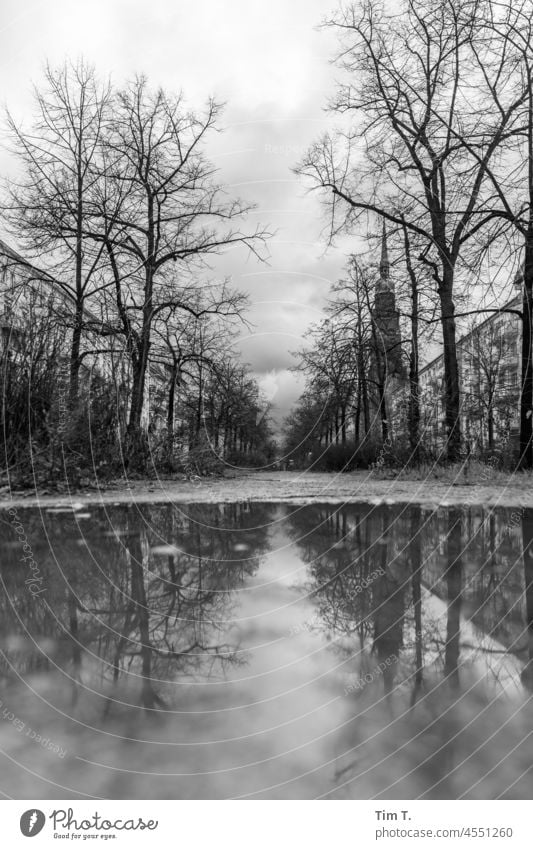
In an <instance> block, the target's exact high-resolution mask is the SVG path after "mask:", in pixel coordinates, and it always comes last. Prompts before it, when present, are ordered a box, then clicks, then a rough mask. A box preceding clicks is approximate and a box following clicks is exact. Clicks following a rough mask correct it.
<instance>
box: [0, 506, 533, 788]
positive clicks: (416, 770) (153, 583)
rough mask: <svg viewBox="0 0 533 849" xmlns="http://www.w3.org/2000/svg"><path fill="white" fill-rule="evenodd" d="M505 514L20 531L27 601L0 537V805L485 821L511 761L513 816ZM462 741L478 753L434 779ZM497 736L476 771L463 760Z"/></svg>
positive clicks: (122, 511) (524, 753)
mask: <svg viewBox="0 0 533 849" xmlns="http://www.w3.org/2000/svg"><path fill="white" fill-rule="evenodd" d="M510 512H511V511H504V510H502V511H500V512H499V513H497V514H495V513H485V512H483V511H482V510H481V509H480V508H477V509H471V510H469V511H465V512H460V511H458V510H456V509H454V508H446V509H442V510H440V511H430V510H420V508H417V507H405V506H398V507H394V506H393V505H391V504H385V505H380V506H377V505H351V506H344V507H339V506H335V505H332V504H330V505H325V504H322V505H321V504H315V505H312V506H307V507H298V508H294V507H288V506H283V505H273V504H246V505H240V504H221V505H203V506H202V505H191V506H189V507H188V508H186V509H184V508H183V507H179V508H177V507H176V506H172V505H155V504H154V505H145V506H142V505H130V506H113V507H108V508H106V509H103V508H96V507H95V508H91V510H90V511H87V512H86V513H85V512H82V510H81V505H80V506H78V505H76V509H74V510H70V509H69V510H63V509H62V508H61V509H60V508H58V509H56V510H48V511H46V513H42V514H41V513H39V512H38V511H34V510H30V509H28V510H20V511H19V517H20V520H21V522H22V524H23V526H24V531H25V534H26V536H27V539H28V540H29V542H30V543H31V548H32V556H33V557H34V559H35V563H36V564H38V567H39V570H40V573H41V574H42V576H43V586H45V587H46V592H45V593H44V594H43V596H42V598H41V599H40V600H36V599H34V598H32V597H31V594H30V593H28V590H27V587H26V585H25V580H26V577H27V569H25V568H24V567H23V566H22V564H21V562H20V546H19V544H18V543H17V542H16V541H15V542H14V540H13V532H12V529H11V528H10V527H9V524H8V523H4V525H3V527H2V531H1V539H0V545H1V548H2V578H3V582H4V589H5V593H4V596H3V602H2V604H3V607H4V609H3V615H2V623H3V624H2V630H1V634H0V637H1V648H2V656H1V671H2V673H3V684H2V690H1V692H0V700H1V701H2V704H1V705H0V714H1V712H2V711H4V712H5V711H7V713H6V714H5V715H4V717H3V718H4V721H3V722H2V723H1V725H0V738H1V739H0V745H1V747H2V748H3V749H4V751H6V753H7V756H8V758H12V760H6V761H5V762H4V783H5V786H3V787H2V786H1V785H0V789H3V790H4V792H8V793H9V794H10V795H15V796H24V795H26V796H27V797H28V798H32V797H33V798H48V797H50V796H56V797H58V798H64V797H65V796H67V797H68V796H70V795H72V796H77V795H79V796H85V795H89V796H104V797H114V796H116V797H124V798H127V797H132V798H144V797H150V796H153V797H161V798H167V797H171V798H189V797H191V798H197V797H208V798H226V797H233V796H255V797H259V798H261V797H273V798H286V797H287V798H310V797H315V796H321V795H325V794H326V795H328V794H333V795H338V796H341V797H342V796H355V797H358V796H362V797H370V796H373V795H377V794H379V793H380V792H385V794H386V792H387V791H386V788H387V787H388V786H389V784H390V785H391V788H393V789H391V790H390V795H389V798H409V797H410V796H416V795H421V794H422V793H423V792H427V793H428V794H429V795H434V796H439V795H445V793H448V795H450V796H457V797H458V796H459V795H462V794H463V795H466V797H468V796H469V794H470V795H472V796H474V797H479V798H485V796H484V795H483V794H484V793H485V795H486V794H487V786H488V787H489V788H490V790H489V795H490V794H491V793H492V785H491V784H490V775H491V768H492V760H493V759H494V758H496V759H498V758H501V757H502V750H503V751H504V752H505V749H506V747H507V746H508V747H509V751H510V752H511V749H512V754H511V755H510V756H509V757H508V758H505V769H504V772H505V781H507V782H508V786H509V787H511V785H512V788H513V789H512V790H510V791H509V792H510V795H511V796H512V795H516V796H523V795H524V790H523V782H522V781H521V779H520V776H521V774H522V773H524V775H526V776H527V769H528V763H530V761H531V748H530V744H529V743H528V742H527V741H528V740H529V737H527V738H526V737H524V742H523V744H522V745H521V744H520V741H521V739H522V738H521V736H520V735H521V734H522V733H523V731H524V728H525V729H529V728H530V724H531V723H530V721H529V720H530V716H529V708H528V706H527V701H528V698H529V690H528V689H527V688H526V687H525V686H524V685H525V684H528V685H529V681H530V680H531V675H530V672H529V670H530V669H531V663H530V657H531V650H532V645H531V640H530V639H529V637H528V634H529V629H528V622H529V621H530V620H531V618H532V616H533V599H532V598H530V597H529V596H530V595H531V593H529V594H528V593H527V592H525V591H524V587H526V586H530V585H531V580H532V575H531V571H532V570H531V557H532V555H531V553H530V552H531V541H532V539H533V518H532V517H531V516H530V515H529V513H528V512H527V511H526V512H525V513H524V516H523V520H522V524H521V526H519V527H513V528H511V529H510V524H509V517H508V515H507V513H510ZM80 518H83V519H84V521H83V523H80V525H79V526H78V520H79V519H80ZM89 518H90V519H91V521H89ZM524 549H525V550H526V557H525V562H524V558H523V556H522V551H523V550H524ZM528 570H529V571H528ZM528 575H529V578H528V577H527V576H528ZM524 576H526V578H525V577H524ZM11 713H12V714H13V716H16V717H18V718H19V720H20V722H21V723H23V724H24V723H25V724H26V726H27V727H31V728H32V729H35V730H36V731H38V732H39V734H40V735H41V737H43V736H44V735H46V739H48V738H50V739H53V740H55V741H56V742H57V744H58V745H61V746H62V747H63V749H66V750H68V755H67V756H66V757H65V758H58V757H54V755H53V752H51V751H49V750H47V749H44V748H43V747H42V746H36V745H34V738H32V737H31V736H25V735H24V733H23V732H21V731H18V730H17V729H15V730H14V726H13V722H14V721H15V720H7V719H6V716H7V717H9V716H10V715H11ZM463 726H464V727H465V729H466V730H465V731H464V734H465V735H466V736H465V737H464V739H463V738H461V746H460V750H461V752H462V751H468V750H469V747H471V748H472V749H473V751H474V754H473V755H472V756H471V757H469V765H468V769H467V768H466V767H465V768H464V769H463V768H461V770H458V769H455V768H454V769H451V768H450V763H451V760H450V758H451V755H450V751H451V750H452V749H453V752H454V754H453V757H455V758H456V757H457V752H458V749H457V747H455V748H454V745H453V744H454V740H455V739H456V737H457V733H456V729H457V728H458V727H461V728H462V727H463ZM494 729H496V730H494ZM496 731H497V732H498V733H496ZM502 733H504V734H505V735H506V737H505V739H504V740H500V742H499V743H496V742H495V743H494V747H493V748H494V752H493V753H492V749H491V752H487V751H485V749H486V746H485V748H484V747H483V745H481V744H480V743H479V741H480V740H481V741H483V739H485V740H486V739H487V738H490V739H491V740H492V739H494V740H499V736H498V735H501V734H502ZM527 733H528V734H529V731H528V732H527ZM399 741H403V742H402V744H401V745H400V742H399ZM517 741H518V742H517ZM397 749H398V751H397ZM395 752H396V754H395ZM443 752H445V754H446V757H444V754H443ZM421 753H422V754H421ZM528 759H529V760H528ZM452 760H453V758H452ZM484 776H488V777H487V778H485V777H484ZM505 781H504V784H501V783H500V790H502V789H503V790H505ZM400 789H401V792H399V791H400ZM500 790H499V791H498V792H500Z"/></svg>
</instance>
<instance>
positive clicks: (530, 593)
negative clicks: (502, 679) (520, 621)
mask: <svg viewBox="0 0 533 849" xmlns="http://www.w3.org/2000/svg"><path fill="white" fill-rule="evenodd" d="M522 546H523V556H524V582H525V592H526V622H527V637H528V640H527V662H526V665H525V668H524V669H523V671H522V683H523V684H524V686H525V687H527V688H528V690H529V691H530V692H533V510H524V512H523V514H522Z"/></svg>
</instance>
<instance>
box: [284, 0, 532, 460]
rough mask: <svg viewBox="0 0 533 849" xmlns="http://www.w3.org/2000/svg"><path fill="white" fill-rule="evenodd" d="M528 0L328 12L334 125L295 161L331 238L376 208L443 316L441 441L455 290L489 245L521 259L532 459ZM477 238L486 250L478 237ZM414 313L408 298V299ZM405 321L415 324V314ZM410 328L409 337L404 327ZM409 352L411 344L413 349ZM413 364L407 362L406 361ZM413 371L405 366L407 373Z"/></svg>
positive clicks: (369, 2) (525, 436)
mask: <svg viewBox="0 0 533 849" xmlns="http://www.w3.org/2000/svg"><path fill="white" fill-rule="evenodd" d="M532 13H533V6H532V4H531V2H530V0H523V2H521V3H519V4H516V3H510V2H509V0H502V2H499V0H443V2H439V3H435V2H433V0H404V2H403V3H402V4H401V6H400V8H398V6H397V4H395V6H394V8H393V9H392V8H389V6H388V5H387V4H383V3H381V2H380V0H361V2H358V3H356V4H351V5H348V6H345V7H344V8H343V9H341V10H340V11H339V12H338V13H337V14H336V16H335V17H334V18H332V19H331V20H330V21H328V22H327V25H328V26H330V27H332V28H334V29H335V30H336V31H337V32H338V34H339V39H340V42H341V51H340V54H339V59H338V62H339V65H340V67H341V68H342V69H343V71H344V72H345V74H346V77H345V82H344V83H342V84H341V85H340V86H339V88H338V91H337V95H336V97H335V98H334V100H333V102H332V104H331V108H332V110H333V111H334V112H335V113H337V114H338V115H341V116H343V127H342V129H339V130H338V131H336V132H334V133H328V134H327V135H325V136H324V137H323V138H321V139H319V140H318V141H317V142H316V143H315V144H314V145H313V146H312V147H311V148H310V150H309V151H308V153H307V155H306V156H305V157H304V159H303V161H302V162H301V163H300V165H299V166H298V169H297V170H298V173H300V174H301V175H303V176H304V177H305V178H306V179H307V181H308V182H309V183H310V184H311V185H312V186H313V187H315V188H316V189H318V190H320V191H321V192H323V196H324V202H325V204H326V206H327V208H328V211H329V216H330V219H329V220H330V229H329V232H330V238H334V237H335V236H336V235H337V234H339V233H341V232H344V233H352V232H354V230H356V229H359V232H360V230H361V227H363V228H364V226H365V225H368V221H369V220H375V218H374V219H373V217H374V216H378V217H379V220H384V221H386V222H388V223H389V226H390V227H391V229H392V230H393V232H394V233H395V234H396V235H397V238H398V239H402V238H403V239H406V240H408V242H409V248H410V251H409V253H410V265H411V274H410V276H408V278H407V279H411V281H412V282H413V281H414V280H415V279H416V276H417V275H418V274H419V273H420V272H423V273H424V276H425V277H426V279H427V280H428V282H429V283H430V284H431V287H432V290H433V300H434V301H435V303H436V305H437V308H438V318H439V321H440V325H441V329H442V342H443V353H444V377H445V416H446V430H447V454H448V458H449V459H450V460H454V459H457V458H458V457H460V456H461V453H462V450H463V439H464V434H462V432H461V421H460V415H459V412H460V392H459V368H458V359H457V345H456V341H457V340H456V318H457V315H458V313H457V302H458V300H460V299H461V298H463V297H466V298H468V296H469V295H470V294H471V289H472V286H471V282H472V280H473V277H472V272H473V271H475V272H476V274H475V278H476V280H478V279H480V277H481V279H483V275H484V274H485V273H486V272H487V271H488V270H490V263H491V261H492V260H491V257H492V258H494V256H495V255H498V256H499V258H500V262H501V261H503V262H504V264H505V265H506V269H507V271H508V279H509V278H510V277H511V276H512V272H513V265H514V268H515V269H516V263H517V257H520V260H519V261H520V264H521V266H522V269H523V304H522V309H521V311H520V312H521V320H522V329H523V332H522V375H521V403H520V455H521V464H522V466H523V467H527V468H531V467H532V466H533V416H532V414H531V411H532V409H533V357H532V319H533V32H532V26H533V24H532ZM489 249H490V251H489ZM410 317H411V320H412V321H413V322H417V321H418V318H419V317H418V315H417V312H416V309H412V310H411V311H410ZM415 330H416V328H415ZM417 335H418V334H417V333H416V332H415V333H413V334H412V338H413V339H414V338H417ZM414 360H415V363H416V353H415V357H414ZM411 377H413V375H411ZM414 377H416V375H414Z"/></svg>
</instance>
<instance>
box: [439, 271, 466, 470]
mask: <svg viewBox="0 0 533 849" xmlns="http://www.w3.org/2000/svg"><path fill="white" fill-rule="evenodd" d="M452 291H453V271H450V269H447V270H445V274H444V280H443V281H442V285H441V288H440V292H439V295H440V304H441V323H442V340H443V345H444V352H443V353H444V386H445V395H444V398H445V417H446V437H447V451H446V454H447V458H448V460H450V461H451V462H454V461H455V460H458V459H459V458H460V456H461V421H460V418H459V409H460V396H459V369H458V366H457V346H456V333H455V317H454V316H455V305H454V303H453V298H452Z"/></svg>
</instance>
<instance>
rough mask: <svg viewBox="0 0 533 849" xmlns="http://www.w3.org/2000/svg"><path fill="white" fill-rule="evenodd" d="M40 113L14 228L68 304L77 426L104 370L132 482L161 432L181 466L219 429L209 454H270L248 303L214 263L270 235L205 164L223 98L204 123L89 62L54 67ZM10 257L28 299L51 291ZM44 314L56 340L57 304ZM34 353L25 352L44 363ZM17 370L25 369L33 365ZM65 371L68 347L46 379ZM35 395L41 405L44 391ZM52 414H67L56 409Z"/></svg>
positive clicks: (43, 277) (11, 217) (22, 173)
mask: <svg viewBox="0 0 533 849" xmlns="http://www.w3.org/2000/svg"><path fill="white" fill-rule="evenodd" d="M34 100H35V115H34V119H33V122H32V124H31V126H29V127H25V126H23V125H21V124H19V123H18V122H17V121H16V120H15V118H14V117H13V116H12V115H8V128H9V136H10V139H11V149H12V153H13V155H14V157H15V158H16V162H17V168H16V171H15V176H14V177H13V178H12V179H10V180H9V181H8V182H7V184H6V188H5V193H4V198H5V199H4V204H3V221H4V223H5V225H6V227H7V228H8V229H9V231H10V233H11V235H12V236H13V237H14V238H15V239H16V242H17V243H18V245H20V246H21V248H22V249H23V253H24V256H25V257H28V258H29V259H30V260H31V259H32V258H34V257H36V258H38V260H36V262H38V265H39V273H38V277H39V285H40V286H43V285H45V284H46V283H49V284H50V287H51V288H52V289H53V290H54V291H55V292H56V293H59V295H60V297H59V299H57V298H56V301H55V304H54V310H53V313H52V318H53V321H52V323H53V325H54V327H53V328H52V330H53V331H54V328H55V329H57V328H59V329H60V335H61V336H62V337H63V344H62V348H61V356H62V363H61V366H59V365H57V368H60V367H61V368H64V367H65V363H66V364H67V365H66V369H67V372H68V379H67V382H68V392H67V396H68V400H67V408H68V419H69V422H70V424H71V425H72V426H73V424H74V423H75V422H76V421H77V420H78V418H79V416H80V411H81V410H83V409H85V407H86V401H87V398H86V396H87V386H86V381H84V379H83V376H84V375H85V374H86V373H87V371H90V370H91V369H92V370H93V372H94V370H95V369H96V370H98V369H99V370H100V373H102V372H104V373H106V374H108V375H109V373H110V372H111V373H112V377H113V381H112V383H114V385H115V388H117V387H118V388H119V389H120V391H119V392H118V395H116V396H115V397H116V399H118V400H119V401H120V403H118V401H117V403H118V408H119V409H118V412H117V416H118V417H119V419H120V417H121V416H122V417H124V416H125V417H126V420H125V421H124V423H123V424H124V434H123V436H124V439H123V443H122V448H123V459H124V461H125V463H126V465H127V466H128V468H130V469H134V468H136V469H140V470H144V469H145V468H146V464H147V462H148V457H149V451H150V446H149V439H148V434H149V432H150V431H153V430H154V429H156V427H157V425H158V423H161V419H162V417H163V418H164V422H163V424H164V427H165V430H166V447H167V451H166V457H167V459H168V460H171V459H172V456H173V449H174V447H175V441H176V438H177V436H180V443H182V444H185V443H186V444H187V445H188V447H189V448H192V447H194V446H195V445H197V443H198V441H199V436H200V431H201V430H202V428H205V422H206V421H208V422H209V429H208V432H207V441H208V442H210V441H212V442H213V445H214V448H215V449H220V451H221V452H223V451H225V450H226V451H227V450H228V449H229V448H230V447H231V448H232V449H233V450H234V451H241V450H242V451H245V452H246V451H250V450H252V449H255V448H258V449H261V448H264V446H265V444H266V443H267V442H268V440H269V434H268V427H267V422H266V419H264V417H262V422H263V427H262V429H261V428H259V429H257V428H255V426H252V425H251V424H250V423H251V422H253V423H255V418H256V417H259V412H258V411H260V410H262V409H263V408H264V404H263V402H262V400H261V398H260V393H259V389H258V387H257V385H256V384H255V383H254V381H253V379H252V378H251V376H250V375H249V374H248V373H247V372H246V369H245V368H243V367H242V366H241V365H239V364H236V361H235V355H234V352H232V338H233V334H234V333H235V330H236V326H237V324H238V323H239V322H242V321H244V317H243V316H244V310H245V307H246V299H245V297H244V296H243V295H242V294H241V293H239V292H237V291H236V290H234V289H233V288H232V286H231V284H230V281H228V280H225V281H222V282H217V281H213V280H211V279H210V278H209V264H208V263H209V259H210V257H213V255H216V254H218V253H219V252H220V251H222V250H223V249H226V248H231V247H234V248H237V247H239V246H241V247H244V248H245V249H246V250H248V251H252V252H253V253H254V254H256V255H258V256H259V255H260V254H261V251H262V248H263V245H264V243H265V239H266V237H267V235H268V234H267V233H266V232H265V231H264V230H262V229H261V228H259V227H257V228H255V229H252V230H247V229H245V227H244V219H245V217H246V213H247V212H248V211H249V209H250V207H249V205H247V204H246V203H244V202H242V201H240V200H239V199H236V198H231V197H230V196H229V195H228V194H227V192H226V191H225V189H224V187H223V186H222V185H221V184H220V183H219V182H218V181H217V176H216V172H215V169H214V167H213V165H212V164H211V163H210V161H209V160H208V158H207V157H206V155H205V144H206V141H207V140H208V139H209V137H210V136H211V135H212V134H213V133H214V132H216V130H217V122H218V119H219V117H220V113H221V106H220V105H219V104H218V103H216V102H215V101H213V100H210V101H209V102H208V103H207V105H206V107H205V109H204V110H203V111H201V112H194V111H191V110H190V109H189V108H188V107H187V105H186V104H185V102H184V99H183V97H182V95H176V96H174V95H170V94H168V93H166V92H164V91H163V90H161V89H159V90H156V91H153V90H151V89H150V87H149V86H148V83H147V81H146V79H145V78H144V77H138V78H136V79H134V80H133V81H132V82H131V83H129V84H128V85H126V86H125V87H124V88H116V87H113V86H112V85H111V84H109V83H106V82H102V81H100V80H99V78H98V76H97V75H96V72H95V70H94V69H93V68H91V67H89V66H88V65H86V64H85V63H84V62H78V63H77V64H65V66H63V67H61V68H59V69H53V68H51V67H47V68H46V71H45V84H44V85H43V87H42V88H41V89H36V90H35V92H34ZM5 254H6V255H5V261H6V265H7V269H8V271H9V267H10V266H14V267H15V268H14V270H15V271H16V274H15V282H14V283H13V288H14V289H16V288H17V286H18V287H22V288H23V289H24V291H25V292H26V293H27V292H28V291H29V289H31V284H32V283H33V285H34V286H35V285H37V282H36V275H35V269H34V267H33V265H31V264H30V262H26V260H22V258H21V257H20V256H18V255H13V253H12V252H11V251H6V252H5ZM24 265H25V266H26V268H25V269H24V268H23V267H24ZM21 268H23V270H24V273H22V274H20V271H21ZM17 280H18V281H19V282H18V283H17ZM4 285H5V284H4ZM13 294H15V296H16V295H17V293H16V292H15V293H13V292H12V293H11V295H13ZM15 299H16V297H15ZM39 315H40V316H41V318H42V322H44V324H46V326H47V328H48V326H49V324H50V319H51V315H50V305H49V304H48V305H47V306H46V308H45V309H44V310H41V312H40V313H39ZM26 318H27V316H26ZM35 329H36V328H35V327H33V328H32V330H33V331H35ZM41 329H42V328H41ZM43 332H44V330H43ZM32 335H33V336H35V332H34V333H33V334H32ZM38 335H39V334H38ZM17 345H18V348H19V349H20V347H21V335H20V334H19V336H18V340H17ZM32 345H33V342H31V341H30V340H29V339H28V340H26V342H25V344H24V345H22V347H24V348H25V355H26V356H29V358H30V360H32ZM6 358H7V359H11V366H10V368H11V370H12V371H13V368H14V359H15V360H17V361H20V359H21V357H20V354H18V355H17V356H15V357H14V355H13V352H9V351H8V352H6V351H4V359H6ZM54 362H56V364H57V363H58V357H57V351H55V352H54V349H53V348H52V349H50V351H49V355H48V357H43V366H44V365H45V366H46V368H47V369H48V370H50V369H52V370H53V363H54ZM23 374H25V375H26V377H21V380H22V382H23V383H24V381H25V380H26V382H27V375H28V372H27V369H26V371H25V372H23ZM30 384H31V381H30ZM6 386H7V384H6ZM23 388H24V390H25V391H26V392H28V393H29V397H30V398H31V403H32V404H34V403H35V387H34V386H33V385H28V386H25V387H23ZM149 399H150V416H149V417H147V410H148V400H149ZM154 400H157V401H158V402H159V407H157V405H154V403H153V401H154ZM5 403H7V405H8V406H9V405H10V403H11V399H10V396H9V394H7V396H6V402H5ZM44 403H45V406H47V407H48V408H50V409H52V408H53V407H54V399H53V398H50V397H48V399H47V400H45V401H44ZM56 406H57V399H56ZM162 410H164V412H162ZM124 411H126V412H124ZM71 429H72V428H71ZM180 429H181V430H180ZM184 431H185V432H184ZM67 432H69V431H68V429H67ZM78 442H79V440H78ZM73 447H74V446H73Z"/></svg>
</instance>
